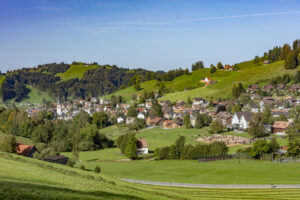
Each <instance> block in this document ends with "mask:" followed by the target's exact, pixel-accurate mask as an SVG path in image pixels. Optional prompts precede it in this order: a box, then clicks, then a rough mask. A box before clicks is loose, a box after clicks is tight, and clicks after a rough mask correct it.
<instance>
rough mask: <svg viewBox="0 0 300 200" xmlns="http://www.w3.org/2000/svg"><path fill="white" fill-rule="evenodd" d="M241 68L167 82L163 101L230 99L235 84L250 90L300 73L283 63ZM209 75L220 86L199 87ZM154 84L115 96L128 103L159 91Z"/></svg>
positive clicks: (196, 73) (207, 71)
mask: <svg viewBox="0 0 300 200" xmlns="http://www.w3.org/2000/svg"><path fill="white" fill-rule="evenodd" d="M238 68H239V70H238V71H233V72H229V71H224V70H217V72H216V73H213V74H211V73H210V69H202V70H197V71H194V72H193V73H192V74H191V75H189V76H187V75H183V76H180V77H177V78H175V79H174V80H173V81H167V82H165V85H166V86H167V88H168V89H169V90H170V91H171V92H170V93H167V94H165V95H164V96H163V97H162V98H160V100H171V101H176V100H186V99H187V98H188V97H189V96H190V97H191V98H193V97H199V96H200V97H204V98H207V97H213V98H218V97H227V96H228V95H230V93H231V89H232V85H234V84H237V83H243V85H244V87H248V86H249V85H251V84H253V83H256V82H257V81H260V80H265V79H269V78H273V77H276V76H278V75H283V74H285V73H287V74H294V73H295V72H296V70H297V69H295V70H286V69H284V62H283V61H280V62H276V63H272V64H269V65H260V66H255V65H253V64H252V61H248V62H243V63H240V64H238ZM298 68H299V67H298ZM207 76H208V77H210V78H212V79H213V80H215V81H217V83H216V84H214V85H211V86H208V87H199V84H200V80H201V79H203V78H204V77H207ZM155 84H156V81H147V82H144V83H142V84H141V87H142V88H143V90H141V91H138V92H136V91H135V90H134V89H133V87H129V88H125V89H123V90H120V91H117V92H116V93H114V95H122V96H124V97H125V98H126V99H127V100H130V98H131V96H132V95H133V94H140V93H142V92H143V91H144V90H146V91H153V90H156V87H155ZM190 87H191V88H195V89H191V90H187V91H184V89H187V88H190ZM107 97H109V96H107Z"/></svg>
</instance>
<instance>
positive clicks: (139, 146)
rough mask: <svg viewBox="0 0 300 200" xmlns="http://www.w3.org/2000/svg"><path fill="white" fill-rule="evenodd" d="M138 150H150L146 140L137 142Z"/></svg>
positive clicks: (141, 139) (140, 139)
mask: <svg viewBox="0 0 300 200" xmlns="http://www.w3.org/2000/svg"><path fill="white" fill-rule="evenodd" d="M136 146H137V148H148V144H147V140H146V139H144V138H139V139H137V140H136Z"/></svg>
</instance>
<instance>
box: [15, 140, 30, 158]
mask: <svg viewBox="0 0 300 200" xmlns="http://www.w3.org/2000/svg"><path fill="white" fill-rule="evenodd" d="M18 145H19V146H18V150H17V153H18V154H19V155H22V156H29V154H30V152H31V151H32V149H33V148H34V146H33V145H24V144H21V143H19V144H18Z"/></svg>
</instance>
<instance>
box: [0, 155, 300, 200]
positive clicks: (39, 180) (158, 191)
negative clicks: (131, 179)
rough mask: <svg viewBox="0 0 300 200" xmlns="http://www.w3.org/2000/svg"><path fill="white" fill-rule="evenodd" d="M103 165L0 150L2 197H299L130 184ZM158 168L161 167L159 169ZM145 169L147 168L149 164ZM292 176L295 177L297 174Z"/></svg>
mask: <svg viewBox="0 0 300 200" xmlns="http://www.w3.org/2000/svg"><path fill="white" fill-rule="evenodd" d="M170 164H172V163H169V165H170ZM125 166H126V165H125ZM189 166H190V165H189ZM189 166H188V167H189ZM170 167H172V166H170ZM173 167H174V166H173ZM101 168H103V171H104V172H103V173H101V174H100V175H99V174H95V173H94V172H92V171H83V170H79V169H73V168H70V167H66V166H62V165H58V164H52V163H47V162H43V161H39V160H34V159H30V158H25V157H21V156H16V155H12V154H6V153H0V174H1V176H0V194H1V195H0V199H5V200H6V199H14V200H19V199H22V200H23V199H32V200H35V199H46V200H48V199H121V200H122V199H123V200H125V199H140V200H147V199H178V200H182V199H185V200H188V199H265V200H267V199H299V198H300V189H214V188H176V187H173V188H172V187H162V186H149V185H140V184H131V183H126V182H124V181H120V180H118V179H115V178H113V177H109V176H107V175H106V174H105V171H107V169H106V167H104V166H101ZM156 170H157V171H159V169H156ZM186 170H189V169H188V168H187V169H186ZM144 171H145V172H147V168H145V170H144ZM116 173H118V172H117V171H116ZM168 173H172V171H169V172H168ZM160 174H161V175H162V176H163V175H164V174H162V173H160ZM231 174H232V173H231ZM297 174H298V173H297ZM216 175H218V176H220V175H219V174H216ZM291 178H292V179H293V180H295V179H296V178H295V176H294V177H291ZM220 179H221V180H223V179H222V178H220ZM274 183H276V182H274Z"/></svg>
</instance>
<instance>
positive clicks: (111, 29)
mask: <svg viewBox="0 0 300 200" xmlns="http://www.w3.org/2000/svg"><path fill="white" fill-rule="evenodd" d="M79 29H80V30H82V31H84V32H88V33H106V32H117V31H179V30H180V29H175V28H162V27H118V26H112V27H85V28H79Z"/></svg>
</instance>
